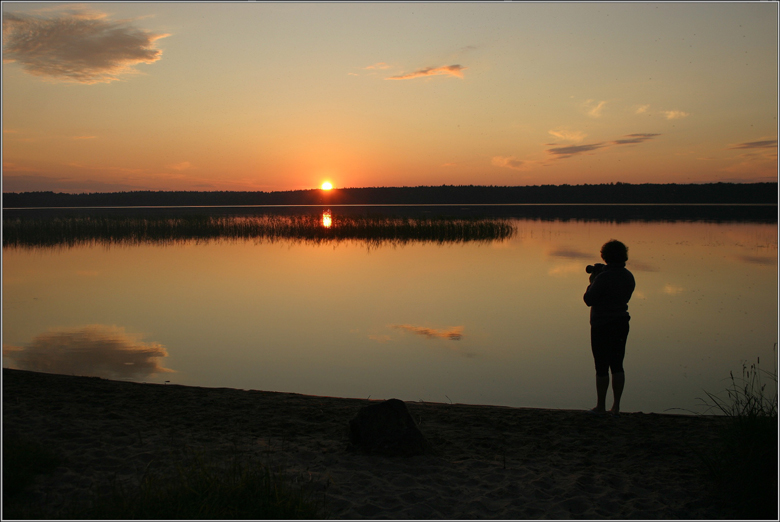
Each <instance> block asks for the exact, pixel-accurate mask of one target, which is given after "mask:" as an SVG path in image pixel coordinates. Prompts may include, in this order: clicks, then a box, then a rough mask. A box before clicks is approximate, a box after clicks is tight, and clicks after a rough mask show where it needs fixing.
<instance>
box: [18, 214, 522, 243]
mask: <svg viewBox="0 0 780 522" xmlns="http://www.w3.org/2000/svg"><path fill="white" fill-rule="evenodd" d="M514 233H515V229H514V227H513V226H512V225H511V224H510V223H509V221H507V220H503V219H493V218H447V217H429V218H408V217H386V216H338V215H334V216H332V220H331V225H330V226H328V227H326V226H323V223H322V215H321V214H302V215H293V216H282V215H260V216H208V215H187V216H176V217H132V216H71V217H55V218H23V217H16V218H8V219H3V246H4V247H53V246H79V245H85V244H103V245H113V244H126V245H136V244H142V243H155V244H172V243H179V242H183V241H191V240H196V241H209V240H220V239H232V240H242V239H254V240H256V241H261V242H262V241H267V242H275V241H282V240H292V241H303V242H306V243H330V242H334V241H335V242H339V241H345V240H353V241H360V242H364V243H366V244H367V245H369V246H380V245H383V244H387V243H390V244H405V243H409V242H435V243H461V242H469V241H477V242H489V241H496V240H504V239H508V238H510V237H511V236H512V235H513V234H514Z"/></svg>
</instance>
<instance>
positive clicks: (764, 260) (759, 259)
mask: <svg viewBox="0 0 780 522" xmlns="http://www.w3.org/2000/svg"><path fill="white" fill-rule="evenodd" d="M736 258H737V259H738V260H739V261H742V262H744V263H751V264H754V265H764V266H772V265H776V264H777V257H766V256H736Z"/></svg>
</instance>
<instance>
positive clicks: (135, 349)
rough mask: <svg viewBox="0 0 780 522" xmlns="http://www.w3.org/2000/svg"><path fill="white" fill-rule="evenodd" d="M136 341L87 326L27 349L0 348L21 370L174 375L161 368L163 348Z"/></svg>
mask: <svg viewBox="0 0 780 522" xmlns="http://www.w3.org/2000/svg"><path fill="white" fill-rule="evenodd" d="M139 339H140V335H137V334H129V333H127V332H125V329H124V328H121V327H117V326H107V325H90V326H85V327H82V328H74V329H63V330H52V331H49V332H46V333H44V334H41V335H38V336H37V337H35V338H34V339H33V340H32V342H31V343H30V344H28V345H27V346H9V345H3V356H4V357H8V358H10V359H12V360H13V361H14V363H15V365H16V367H17V368H19V369H23V370H31V371H38V372H47V373H62V374H68V375H88V376H94V377H105V378H113V379H128V378H142V377H146V376H148V375H151V374H155V373H167V372H173V371H174V370H171V369H169V368H164V367H163V366H162V365H161V364H160V359H161V358H163V357H167V356H168V352H167V351H166V350H165V347H164V346H163V345H161V344H159V343H154V342H142V341H140V340H139Z"/></svg>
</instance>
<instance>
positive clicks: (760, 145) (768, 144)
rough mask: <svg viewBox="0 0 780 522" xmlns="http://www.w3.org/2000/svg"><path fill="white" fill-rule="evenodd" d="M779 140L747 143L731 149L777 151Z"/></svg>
mask: <svg viewBox="0 0 780 522" xmlns="http://www.w3.org/2000/svg"><path fill="white" fill-rule="evenodd" d="M776 148H777V140H762V141H747V142H745V143H739V144H737V145H732V146H731V147H729V149H776Z"/></svg>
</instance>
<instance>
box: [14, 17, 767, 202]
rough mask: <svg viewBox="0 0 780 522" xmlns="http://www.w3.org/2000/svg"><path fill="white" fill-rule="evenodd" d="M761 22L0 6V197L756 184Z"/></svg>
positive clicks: (762, 128) (762, 137) (762, 162)
mask: <svg viewBox="0 0 780 522" xmlns="http://www.w3.org/2000/svg"><path fill="white" fill-rule="evenodd" d="M777 15H778V4H777V3H776V2H757V3H756V2H753V3H614V4H605V3H598V4H596V3H557V4H554V3H521V2H511V3H509V2H497V3H444V4H442V3H399V4H392V3H333V4H316V3H289V4H284V3H272V4H266V3H262V2H261V3H254V2H253V3H223V4H219V3H203V4H198V3H165V2H163V3H122V2H120V3H89V4H60V3H55V4H52V3H33V2H19V3H14V2H4V3H3V59H4V60H3V190H4V191H29V190H54V191H63V192H94V191H117V190H264V191H272V190H294V189H306V188H314V187H319V186H320V185H321V184H322V182H323V181H326V180H330V181H332V182H333V185H334V186H335V187H360V186H403V185H406V186H414V185H441V184H454V185H463V184H475V185H541V184H561V183H569V184H581V183H608V182H615V181H622V182H628V183H698V182H717V181H745V182H753V181H776V180H777V96H778V89H777V48H778V47H777V44H778V35H777V28H778V16H777Z"/></svg>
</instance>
